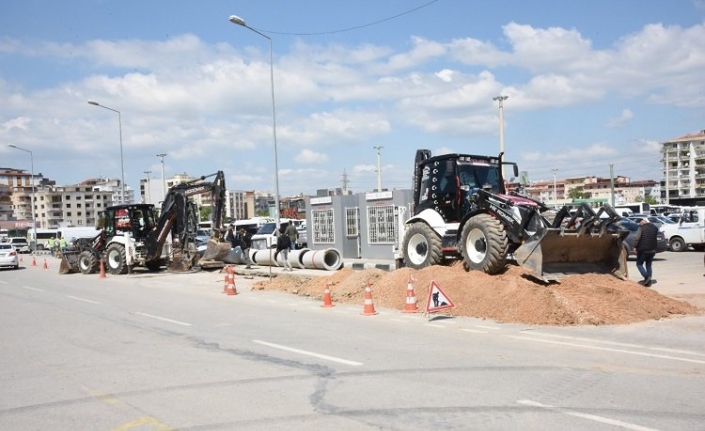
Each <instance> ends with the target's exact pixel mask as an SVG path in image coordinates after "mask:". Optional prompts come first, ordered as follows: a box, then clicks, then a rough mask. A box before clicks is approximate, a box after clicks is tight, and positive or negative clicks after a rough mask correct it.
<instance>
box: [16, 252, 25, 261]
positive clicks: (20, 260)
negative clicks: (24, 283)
mask: <svg viewBox="0 0 705 431" xmlns="http://www.w3.org/2000/svg"><path fill="white" fill-rule="evenodd" d="M17 254H19V253H17ZM22 262H24V260H22V255H21V254H20V263H22Z"/></svg>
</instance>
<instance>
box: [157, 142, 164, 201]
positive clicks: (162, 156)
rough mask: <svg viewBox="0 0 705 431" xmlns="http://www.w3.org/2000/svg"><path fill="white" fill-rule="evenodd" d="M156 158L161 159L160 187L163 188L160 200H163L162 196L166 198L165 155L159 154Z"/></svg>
mask: <svg viewBox="0 0 705 431" xmlns="http://www.w3.org/2000/svg"><path fill="white" fill-rule="evenodd" d="M157 157H161V158H162V187H164V190H163V191H164V193H162V200H164V196H166V177H165V176H164V157H166V153H159V154H157Z"/></svg>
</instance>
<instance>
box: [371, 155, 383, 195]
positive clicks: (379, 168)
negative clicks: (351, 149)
mask: <svg viewBox="0 0 705 431" xmlns="http://www.w3.org/2000/svg"><path fill="white" fill-rule="evenodd" d="M372 148H374V149H375V150H377V192H378V193H380V192H381V191H382V154H381V151H382V148H384V147H381V146H380V147H372Z"/></svg>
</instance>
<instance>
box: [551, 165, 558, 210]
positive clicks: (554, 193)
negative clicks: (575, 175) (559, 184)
mask: <svg viewBox="0 0 705 431" xmlns="http://www.w3.org/2000/svg"><path fill="white" fill-rule="evenodd" d="M551 172H553V206H554V207H557V206H558V195H557V194H556V172H558V169H551Z"/></svg>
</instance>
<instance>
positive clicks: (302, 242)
mask: <svg viewBox="0 0 705 431" xmlns="http://www.w3.org/2000/svg"><path fill="white" fill-rule="evenodd" d="M296 230H297V231H298V232H299V237H298V238H297V239H296V248H298V249H301V248H306V247H308V233H307V232H306V227H305V226H304V227H303V228H298V229H296Z"/></svg>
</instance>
